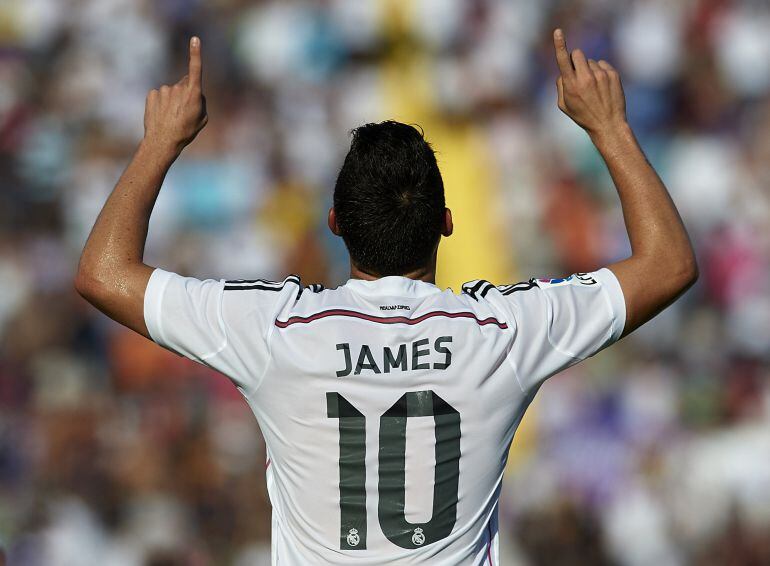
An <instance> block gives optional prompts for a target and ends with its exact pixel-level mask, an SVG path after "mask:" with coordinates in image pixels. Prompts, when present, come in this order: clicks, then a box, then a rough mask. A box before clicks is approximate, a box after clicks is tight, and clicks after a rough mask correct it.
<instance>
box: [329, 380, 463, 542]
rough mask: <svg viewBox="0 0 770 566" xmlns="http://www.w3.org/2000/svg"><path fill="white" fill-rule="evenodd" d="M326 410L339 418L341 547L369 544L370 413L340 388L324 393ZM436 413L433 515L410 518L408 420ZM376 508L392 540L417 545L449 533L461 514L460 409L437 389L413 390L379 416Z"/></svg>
mask: <svg viewBox="0 0 770 566" xmlns="http://www.w3.org/2000/svg"><path fill="white" fill-rule="evenodd" d="M326 410H327V416H328V417H329V418H331V419H339V431H340V460H339V462H340V517H341V520H340V549H342V550H365V549H366V486H365V483H366V463H365V458H366V417H364V415H363V414H362V413H361V412H360V411H359V410H358V409H356V408H355V407H354V406H353V405H352V404H351V403H350V402H349V401H348V400H347V399H345V398H344V397H343V396H342V395H340V394H339V393H327V394H326ZM430 416H432V417H433V421H434V425H435V426H434V431H435V435H436V467H435V472H434V486H433V515H432V516H431V519H430V521H428V522H427V523H410V522H409V521H407V520H406V516H405V513H404V502H405V499H406V421H407V419H408V418H409V417H430ZM379 443H380V448H379V478H378V482H377V489H378V492H379V505H378V509H377V514H378V516H379V520H380V527H381V528H382V532H383V533H384V534H385V536H386V537H387V538H388V540H390V541H391V542H392V543H393V544H396V545H398V546H400V547H401V548H419V547H421V546H424V545H426V544H430V543H433V542H436V541H438V540H441V539H443V538H445V537H447V536H448V535H449V533H451V532H452V529H453V528H454V524H455V521H456V519H457V495H458V482H459V478H460V413H458V412H457V411H456V410H455V409H454V408H453V407H452V406H451V405H449V403H447V402H446V401H444V400H443V399H442V398H441V397H439V396H438V395H436V394H435V393H434V392H433V391H430V390H429V391H410V392H408V393H404V394H403V395H402V396H401V398H400V399H399V400H398V401H396V403H395V404H394V405H393V406H392V407H391V408H390V409H388V410H387V411H385V414H383V415H382V416H381V417H380V438H379Z"/></svg>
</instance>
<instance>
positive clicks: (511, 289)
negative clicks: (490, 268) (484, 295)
mask: <svg viewBox="0 0 770 566" xmlns="http://www.w3.org/2000/svg"><path fill="white" fill-rule="evenodd" d="M535 287H537V283H536V282H535V280H534V279H530V280H529V281H522V282H521V283H516V284H515V285H505V286H504V287H498V289H500V293H501V294H503V295H510V294H511V293H515V292H516V291H529V290H530V289H534V288H535Z"/></svg>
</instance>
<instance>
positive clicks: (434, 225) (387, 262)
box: [334, 120, 446, 277]
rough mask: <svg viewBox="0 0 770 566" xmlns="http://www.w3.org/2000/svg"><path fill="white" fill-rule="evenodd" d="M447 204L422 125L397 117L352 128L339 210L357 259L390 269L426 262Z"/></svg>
mask: <svg viewBox="0 0 770 566" xmlns="http://www.w3.org/2000/svg"><path fill="white" fill-rule="evenodd" d="M445 206H446V205H445V201H444V182H443V181H442V180H441V172H440V171H439V169H438V164H437V163H436V156H435V154H434V153H433V149H432V148H431V146H430V144H429V143H428V142H427V141H425V138H424V137H423V134H422V132H420V131H418V130H417V129H416V128H414V127H412V126H408V125H406V124H402V123H400V122H395V121H393V120H388V121H385V122H380V123H379V124H365V125H363V126H361V127H359V128H356V129H355V130H353V139H352V141H351V143H350V151H348V154H347V156H346V157H345V163H344V164H343V165H342V169H341V170H340V174H339V176H338V177H337V183H336V184H335V186H334V210H335V213H336V216H337V226H338V227H339V231H340V234H341V236H342V238H343V239H344V240H345V245H346V246H347V248H348V252H349V253H350V257H351V259H352V260H353V263H354V264H355V265H356V267H358V268H359V269H361V270H362V271H365V272H366V273H370V274H372V275H376V276H379V277H385V276H388V275H404V274H406V273H409V272H412V271H415V270H418V269H420V268H423V267H425V266H426V265H428V263H429V262H430V260H431V256H432V254H433V250H434V248H435V246H436V244H437V243H438V240H439V238H440V237H441V230H442V226H443V219H444V207H445Z"/></svg>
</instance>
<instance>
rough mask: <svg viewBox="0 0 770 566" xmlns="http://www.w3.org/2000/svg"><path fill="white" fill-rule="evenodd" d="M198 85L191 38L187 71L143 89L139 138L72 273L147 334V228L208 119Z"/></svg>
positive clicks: (104, 307)
mask: <svg viewBox="0 0 770 566" xmlns="http://www.w3.org/2000/svg"><path fill="white" fill-rule="evenodd" d="M201 86H202V83H201V42H200V39H198V38H197V37H193V38H192V39H191V40H190V63H189V72H188V74H187V75H186V76H184V77H183V78H182V79H181V80H180V81H179V82H178V83H176V84H175V85H172V86H166V85H164V86H162V87H161V88H160V89H158V90H152V91H150V93H149V94H148V95H147V102H146V105H145V112H144V139H142V141H141V143H140V144H139V147H138V149H137V150H136V153H135V154H134V156H133V158H132V160H131V162H130V163H129V165H128V167H127V168H126V170H125V171H124V173H123V175H122V176H121V177H120V180H119V181H118V183H117V185H116V186H115V188H114V190H113V191H112V194H110V196H109V198H108V199H107V202H106V203H105V204H104V207H103V208H102V211H101V212H100V213H99V217H98V218H97V219H96V223H95V224H94V227H93V229H92V230H91V234H90V235H89V237H88V241H87V242H86V245H85V248H84V249H83V253H82V255H81V256H80V263H79V264H78V270H77V275H76V276H75V289H76V290H77V291H78V293H80V294H81V295H82V296H83V298H85V299H86V300H87V301H89V302H90V303H91V304H92V305H94V306H95V307H96V308H98V309H99V310H101V311H102V312H104V313H105V314H106V315H108V316H109V317H110V318H112V319H114V320H115V321H117V322H119V323H121V324H123V325H125V326H128V327H129V328H131V329H132V330H135V331H136V332H139V333H140V334H142V335H144V336H146V337H148V338H149V333H148V331H147V326H146V325H145V322H144V292H145V289H146V288H147V282H148V281H149V279H150V275H151V274H152V271H153V268H152V267H149V266H147V265H145V264H144V262H143V255H144V244H145V241H146V239H147V229H148V226H149V222H150V215H151V214H152V209H153V206H154V205H155V199H156V198H157V197H158V193H159V192H160V187H161V185H162V184H163V179H164V178H165V176H166V173H167V172H168V170H169V168H170V167H171V165H172V164H173V163H174V161H175V160H176V158H177V157H178V156H179V154H180V153H181V152H182V150H183V149H184V148H185V147H186V146H187V145H188V144H189V143H190V142H192V140H193V139H195V136H196V135H197V134H198V132H200V131H201V130H202V129H203V127H204V126H205V125H206V122H207V120H208V118H207V115H206V102H205V98H204V97H203V94H202V92H201Z"/></svg>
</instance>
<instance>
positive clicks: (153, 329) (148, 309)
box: [144, 269, 173, 347]
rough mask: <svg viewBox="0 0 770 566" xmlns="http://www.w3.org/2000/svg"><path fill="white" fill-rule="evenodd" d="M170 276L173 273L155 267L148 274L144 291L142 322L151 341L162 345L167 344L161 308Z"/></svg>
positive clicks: (166, 345) (165, 345)
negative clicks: (150, 273)
mask: <svg viewBox="0 0 770 566" xmlns="http://www.w3.org/2000/svg"><path fill="white" fill-rule="evenodd" d="M172 276H173V274H172V273H171V272H169V271H164V270H162V269H156V270H155V271H153V272H152V275H150V280H149V281H147V288H146V289H145V291H144V323H145V325H147V332H149V334H150V338H152V340H153V342H155V343H156V344H158V345H160V346H163V347H168V344H167V343H166V340H165V338H164V336H163V326H162V320H163V317H162V316H161V314H162V311H161V308H162V306H163V295H164V294H165V292H166V286H167V285H168V283H169V281H171V278H172Z"/></svg>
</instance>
